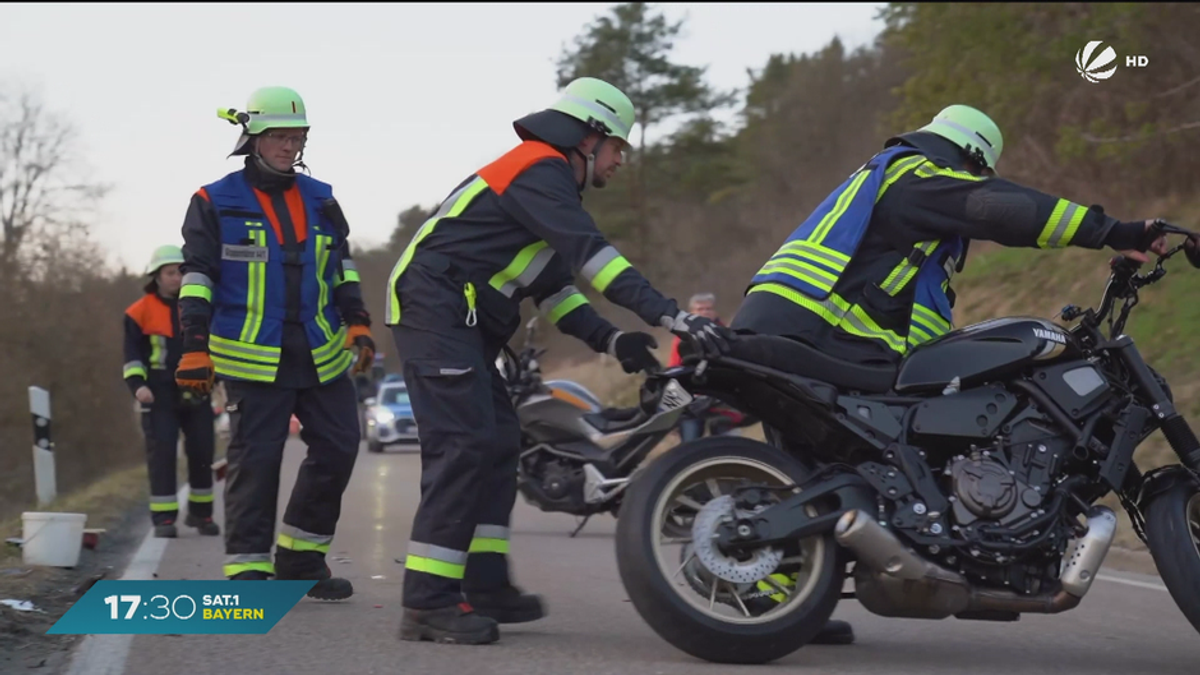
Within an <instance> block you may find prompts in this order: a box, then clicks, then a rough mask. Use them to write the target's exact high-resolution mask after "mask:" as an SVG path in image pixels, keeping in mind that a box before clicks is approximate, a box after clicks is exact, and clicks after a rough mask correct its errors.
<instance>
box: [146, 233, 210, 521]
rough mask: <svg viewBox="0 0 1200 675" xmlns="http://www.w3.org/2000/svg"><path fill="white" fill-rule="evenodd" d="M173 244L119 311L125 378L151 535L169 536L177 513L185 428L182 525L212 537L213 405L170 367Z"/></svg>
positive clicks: (176, 339) (178, 343)
mask: <svg viewBox="0 0 1200 675" xmlns="http://www.w3.org/2000/svg"><path fill="white" fill-rule="evenodd" d="M182 262H183V251H182V250H180V248H179V247H178V246H159V247H158V248H157V249H155V250H154V253H153V255H151V257H150V265H149V266H148V267H147V268H146V274H147V275H149V277H150V281H149V282H147V283H146V286H145V291H146V294H145V295H143V296H142V297H141V299H139V300H138V301H137V302H135V303H133V304H132V305H130V306H129V308H128V309H126V310H125V373H124V376H125V383H126V384H127V385H129V391H130V393H132V394H133V397H134V398H135V399H137V402H138V404H139V409H140V410H141V415H142V431H143V432H144V433H145V434H146V465H147V468H148V469H149V473H150V520H151V522H152V523H153V524H154V536H156V537H174V536H176V534H178V532H177V530H176V527H175V521H176V520H177V519H178V516H179V499H178V497H177V496H176V491H175V490H176V486H175V460H176V458H177V457H178V454H179V452H178V451H179V432H180V431H181V430H182V431H183V437H184V445H183V447H184V453H185V454H186V455H187V462H188V505H187V518H186V519H184V521H183V522H184V524H185V525H187V526H188V527H194V528H196V529H197V530H198V531H199V532H200V534H203V535H209V536H215V535H218V534H220V533H221V529H220V528H219V527H217V524H216V523H214V522H213V519H212V502H213V490H212V486H213V474H212V461H213V445H214V442H215V441H214V431H213V422H214V419H213V417H214V416H213V409H212V406H211V405H210V403H209V400H208V397H207V396H204V395H198V394H193V393H192V392H191V391H186V390H184V391H181V390H180V389H179V388H178V387H177V386H176V384H175V375H174V373H175V366H176V365H178V363H179V357H180V355H181V354H182V351H183V349H182V340H181V339H180V336H179V331H178V330H176V328H175V327H176V326H177V325H179V308H178V298H179V285H180V281H181V279H182V276H181V275H180V273H179V264H180V263H182Z"/></svg>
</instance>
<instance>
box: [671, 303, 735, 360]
mask: <svg viewBox="0 0 1200 675" xmlns="http://www.w3.org/2000/svg"><path fill="white" fill-rule="evenodd" d="M659 323H661V324H662V327H663V328H666V329H667V330H669V331H671V332H672V333H674V334H675V335H678V336H679V337H680V338H683V339H686V340H691V341H692V343H693V344H694V345H695V346H696V347H697V349H698V351H699V352H700V353H701V354H702V355H703V357H704V358H706V359H711V358H713V357H716V356H720V355H722V354H728V353H729V349H730V343H731V342H733V341H734V340H736V339H737V334H736V333H734V332H733V331H731V330H729V329H728V328H726V327H724V326H722V325H721V324H719V323H717V322H715V321H712V320H711V319H706V318H704V317H702V316H699V315H697V314H690V313H688V312H684V311H680V312H679V313H678V314H676V315H675V316H673V317H670V316H664V317H663V318H662V319H661V320H660V321H659Z"/></svg>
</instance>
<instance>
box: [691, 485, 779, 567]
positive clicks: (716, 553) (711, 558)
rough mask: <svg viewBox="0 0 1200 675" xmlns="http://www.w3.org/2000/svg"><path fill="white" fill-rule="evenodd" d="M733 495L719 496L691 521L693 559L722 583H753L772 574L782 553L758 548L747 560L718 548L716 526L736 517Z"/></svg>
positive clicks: (776, 549) (776, 550) (771, 549)
mask: <svg viewBox="0 0 1200 675" xmlns="http://www.w3.org/2000/svg"><path fill="white" fill-rule="evenodd" d="M736 517H737V514H736V510H735V507H734V500H733V496H732V495H722V496H720V497H717V498H716V499H713V500H712V501H710V502H708V503H707V504H705V505H704V507H703V508H701V509H700V512H699V513H697V514H696V518H695V520H694V521H693V522H692V541H693V542H694V544H695V546H696V557H697V558H699V560H700V564H702V565H704V567H705V569H707V570H708V571H709V572H712V573H713V574H714V575H715V576H717V577H718V578H720V579H724V580H725V581H729V582H733V583H737V584H752V583H755V582H757V581H758V580H760V579H763V578H766V576H767V575H768V574H770V573H771V572H774V571H775V569H776V568H778V567H779V563H780V562H781V561H782V560H783V550H782V549H778V548H760V549H757V550H756V551H754V553H752V554H751V555H750V559H749V560H738V559H737V558H734V557H732V556H729V555H726V554H725V553H723V552H721V550H720V549H718V548H717V544H716V539H715V536H716V533H717V527H718V526H720V525H721V523H723V522H725V520H726V519H732V518H736Z"/></svg>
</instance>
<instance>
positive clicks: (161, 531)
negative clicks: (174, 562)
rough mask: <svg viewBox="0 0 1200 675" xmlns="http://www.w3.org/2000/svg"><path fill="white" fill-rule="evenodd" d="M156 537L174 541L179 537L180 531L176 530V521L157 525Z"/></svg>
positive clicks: (155, 528) (155, 527) (155, 529)
mask: <svg viewBox="0 0 1200 675" xmlns="http://www.w3.org/2000/svg"><path fill="white" fill-rule="evenodd" d="M154 536H155V537H158V538H160V539H174V538H175V537H177V536H179V530H177V529H176V528H175V521H173V520H164V521H162V522H161V523H155V524H154Z"/></svg>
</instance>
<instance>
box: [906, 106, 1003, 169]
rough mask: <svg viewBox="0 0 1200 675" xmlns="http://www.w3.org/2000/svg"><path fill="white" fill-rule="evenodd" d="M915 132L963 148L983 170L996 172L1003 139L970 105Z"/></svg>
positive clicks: (940, 115) (945, 113) (989, 120)
mask: <svg viewBox="0 0 1200 675" xmlns="http://www.w3.org/2000/svg"><path fill="white" fill-rule="evenodd" d="M917 131H928V132H930V133H933V134H937V135H938V136H941V137H942V138H945V139H946V140H948V141H950V142H951V143H954V144H955V145H957V146H958V147H960V148H962V149H963V150H964V151H966V153H967V154H968V155H969V156H971V157H972V158H973V159H975V160H976V161H977V162H979V163H980V164H982V165H983V166H985V167H987V168H989V169H991V170H992V171H995V170H996V164H997V163H999V161H1000V154H1001V153H1002V152H1003V151H1004V136H1002V135H1001V134H1000V127H998V126H997V125H996V123H995V122H993V121H992V118H990V117H988V116H987V115H985V114H984V113H983V112H982V111H980V110H978V109H976V108H972V107H971V106H969V105H961V104H956V105H951V106H947V107H946V108H944V109H942V111H941V112H939V113H938V114H937V115H935V116H934V118H933V119H932V120H931V121H930V122H929V124H926V125H925V126H923V127H921V128H920V129H918V130H917Z"/></svg>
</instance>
